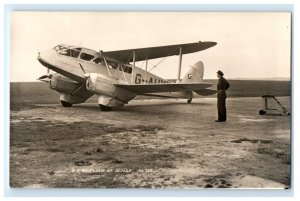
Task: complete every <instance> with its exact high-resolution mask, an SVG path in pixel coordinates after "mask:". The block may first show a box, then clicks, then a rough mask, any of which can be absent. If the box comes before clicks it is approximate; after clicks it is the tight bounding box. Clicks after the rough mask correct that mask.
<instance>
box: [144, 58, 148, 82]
mask: <svg viewBox="0 0 300 201" xmlns="http://www.w3.org/2000/svg"><path fill="white" fill-rule="evenodd" d="M147 70H148V58H147V59H146V68H145V82H146V80H147Z"/></svg>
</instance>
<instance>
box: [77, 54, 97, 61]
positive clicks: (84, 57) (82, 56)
mask: <svg viewBox="0 0 300 201" xmlns="http://www.w3.org/2000/svg"><path fill="white" fill-rule="evenodd" d="M93 58H94V56H93V55H90V54H87V53H81V55H80V59H83V60H86V61H90V60H91V59H93Z"/></svg>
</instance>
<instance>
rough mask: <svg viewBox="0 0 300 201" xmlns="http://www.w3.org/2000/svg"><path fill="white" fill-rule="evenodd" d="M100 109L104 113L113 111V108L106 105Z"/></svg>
mask: <svg viewBox="0 0 300 201" xmlns="http://www.w3.org/2000/svg"><path fill="white" fill-rule="evenodd" d="M99 107H100V110H101V111H104V112H107V111H111V109H112V108H111V107H108V106H105V105H99Z"/></svg>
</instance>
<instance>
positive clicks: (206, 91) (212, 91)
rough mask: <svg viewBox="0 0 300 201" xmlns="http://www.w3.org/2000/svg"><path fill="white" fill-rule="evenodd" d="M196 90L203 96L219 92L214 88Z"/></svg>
mask: <svg viewBox="0 0 300 201" xmlns="http://www.w3.org/2000/svg"><path fill="white" fill-rule="evenodd" d="M194 92H195V93H197V94H199V95H201V96H209V95H213V94H215V93H217V91H216V90H213V89H200V90H195V91H194Z"/></svg>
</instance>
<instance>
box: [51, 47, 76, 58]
mask: <svg viewBox="0 0 300 201" xmlns="http://www.w3.org/2000/svg"><path fill="white" fill-rule="evenodd" d="M54 49H55V50H56V52H57V53H58V54H61V55H64V56H70V57H75V58H77V57H78V56H79V54H80V51H81V48H74V49H70V48H67V47H64V46H62V45H58V46H56V47H55V48H54Z"/></svg>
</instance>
